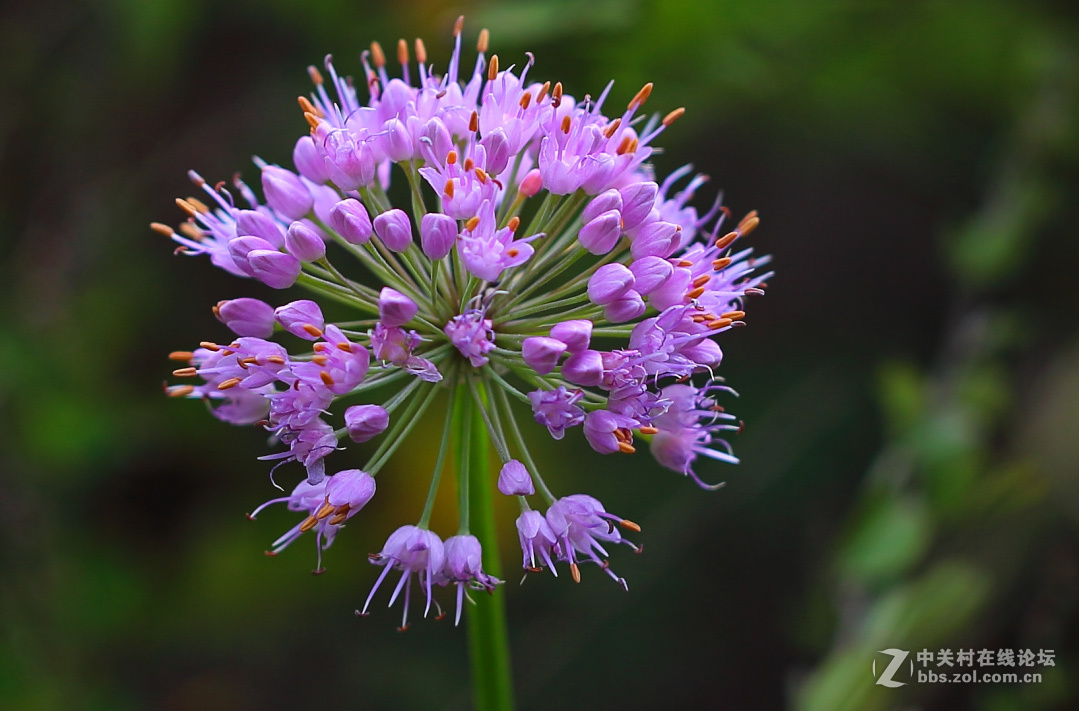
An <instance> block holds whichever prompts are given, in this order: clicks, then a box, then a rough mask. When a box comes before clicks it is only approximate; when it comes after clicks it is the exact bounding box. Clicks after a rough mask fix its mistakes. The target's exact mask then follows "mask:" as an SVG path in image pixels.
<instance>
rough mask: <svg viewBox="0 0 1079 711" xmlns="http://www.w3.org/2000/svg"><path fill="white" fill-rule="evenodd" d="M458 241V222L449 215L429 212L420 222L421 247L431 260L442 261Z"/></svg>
mask: <svg viewBox="0 0 1079 711" xmlns="http://www.w3.org/2000/svg"><path fill="white" fill-rule="evenodd" d="M456 241H457V220H455V219H453V218H452V217H450V216H449V215H443V214H441V213H438V212H429V213H427V214H426V215H424V216H423V219H422V220H421V221H420V246H421V247H422V248H423V253H424V254H426V255H427V256H428V257H430V258H431V259H442V258H443V257H445V256H446V255H448V254H449V253H450V252H451V251H452V250H453V245H454V243H455V242H456Z"/></svg>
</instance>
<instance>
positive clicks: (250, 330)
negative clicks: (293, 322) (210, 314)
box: [214, 297, 274, 338]
mask: <svg viewBox="0 0 1079 711" xmlns="http://www.w3.org/2000/svg"><path fill="white" fill-rule="evenodd" d="M214 315H215V316H217V320H218V321H220V322H221V323H223V324H225V325H226V326H228V327H229V329H230V330H231V331H232V332H233V333H235V334H236V335H237V336H254V337H256V338H269V337H270V336H272V335H273V326H274V309H273V307H272V306H270V305H269V304H267V303H266V302H265V301H259V300H258V299H250V298H247V297H243V298H240V299H230V300H228V301H218V302H217V306H215V307H214Z"/></svg>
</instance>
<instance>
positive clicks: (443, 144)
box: [420, 118, 453, 165]
mask: <svg viewBox="0 0 1079 711" xmlns="http://www.w3.org/2000/svg"><path fill="white" fill-rule="evenodd" d="M452 150H453V137H452V136H450V131H449V129H448V128H446V124H444V123H442V120H441V119H438V118H433V119H431V120H429V121H428V122H427V123H425V124H424V125H423V131H421V132H420V154H421V155H423V159H424V160H425V161H427V162H428V163H430V164H432V165H443V164H444V163H445V162H446V155H447V154H448V153H449V152H450V151H452Z"/></svg>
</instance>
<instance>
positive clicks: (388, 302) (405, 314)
mask: <svg viewBox="0 0 1079 711" xmlns="http://www.w3.org/2000/svg"><path fill="white" fill-rule="evenodd" d="M375 222H378V220H375ZM417 311H419V307H418V306H416V302H415V301H413V300H412V299H410V298H408V297H407V296H405V295H404V294H402V293H401V292H399V291H397V290H395V289H391V288H390V287H388V286H384V287H382V291H381V292H380V293H379V295H378V317H379V319H380V320H381V321H382V325H383V326H385V327H387V328H393V327H394V326H403V325H405V324H406V323H408V322H409V321H411V320H412V317H413V316H415V315H416V312H417Z"/></svg>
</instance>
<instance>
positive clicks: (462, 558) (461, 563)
mask: <svg viewBox="0 0 1079 711" xmlns="http://www.w3.org/2000/svg"><path fill="white" fill-rule="evenodd" d="M444 549H445V563H443V565H442V571H441V574H440V575H439V576H438V578H437V579H436V580H435V582H436V583H437V584H439V585H455V586H457V614H456V616H455V617H454V622H453V624H454V625H459V624H460V623H461V603H462V602H464V599H463V598H464V594H465V586H466V585H467V586H468V587H470V588H472V589H473V590H485V591H487V592H491V591H493V590H494V589H495V586H496V585H498V584H499V583H501V582H502V581H501V580H499V579H498V578H496V577H494V576H492V575H488V574H487V573H485V572H483V549H482V548H481V546H480V542H479V539H477V538H476V537H475V536H470V535H468V534H461V535H457V536H450V537H449V538H447V539H446V542H445V544H444Z"/></svg>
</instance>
